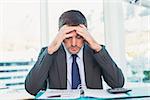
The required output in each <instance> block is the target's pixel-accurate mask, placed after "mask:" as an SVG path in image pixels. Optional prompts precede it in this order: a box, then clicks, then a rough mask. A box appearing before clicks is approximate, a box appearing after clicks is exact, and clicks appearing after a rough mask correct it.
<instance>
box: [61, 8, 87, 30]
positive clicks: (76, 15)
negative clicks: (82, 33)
mask: <svg viewBox="0 0 150 100" xmlns="http://www.w3.org/2000/svg"><path fill="white" fill-rule="evenodd" d="M79 24H83V25H85V26H86V27H87V21H86V18H85V16H84V15H83V14H82V13H81V12H80V11H78V10H69V11H66V12H64V13H63V14H62V15H61V16H60V17H59V29H60V28H61V27H62V26H63V25H69V26H77V25H79Z"/></svg>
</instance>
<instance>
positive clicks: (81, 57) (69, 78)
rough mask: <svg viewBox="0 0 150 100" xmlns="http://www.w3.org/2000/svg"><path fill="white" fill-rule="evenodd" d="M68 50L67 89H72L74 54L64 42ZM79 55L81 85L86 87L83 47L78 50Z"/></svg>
mask: <svg viewBox="0 0 150 100" xmlns="http://www.w3.org/2000/svg"><path fill="white" fill-rule="evenodd" d="M63 46H64V48H65V52H66V58H67V89H71V86H72V82H71V80H72V79H71V78H72V77H71V68H72V60H73V59H72V56H71V55H72V54H70V53H69V52H68V50H67V49H66V47H65V45H64V44H63ZM77 55H78V57H77V64H78V67H79V73H80V78H81V86H82V88H86V84H85V71H84V62H83V47H82V48H81V49H80V51H79V52H78V54H77Z"/></svg>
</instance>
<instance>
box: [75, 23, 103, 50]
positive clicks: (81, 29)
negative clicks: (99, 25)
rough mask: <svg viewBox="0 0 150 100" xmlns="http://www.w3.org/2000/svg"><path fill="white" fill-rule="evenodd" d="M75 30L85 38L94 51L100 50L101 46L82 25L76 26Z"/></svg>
mask: <svg viewBox="0 0 150 100" xmlns="http://www.w3.org/2000/svg"><path fill="white" fill-rule="evenodd" d="M76 32H77V34H79V35H80V36H82V37H83V38H84V39H85V41H86V42H87V43H88V44H89V46H90V47H91V48H92V49H93V50H95V51H96V52H99V51H100V50H101V48H102V47H101V46H100V45H99V44H98V43H97V42H96V41H95V40H94V39H93V37H92V36H91V35H90V34H89V32H88V30H87V28H86V27H85V26H84V25H82V24H80V25H79V26H78V27H76Z"/></svg>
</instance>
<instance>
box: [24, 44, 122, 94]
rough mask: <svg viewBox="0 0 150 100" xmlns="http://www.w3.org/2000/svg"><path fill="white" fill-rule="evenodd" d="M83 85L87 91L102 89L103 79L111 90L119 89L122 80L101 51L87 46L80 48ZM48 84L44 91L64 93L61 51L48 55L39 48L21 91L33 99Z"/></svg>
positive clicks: (65, 76)
mask: <svg viewBox="0 0 150 100" xmlns="http://www.w3.org/2000/svg"><path fill="white" fill-rule="evenodd" d="M83 56H84V57H83V60H84V68H85V82H86V86H87V88H91V89H102V88H103V87H102V79H101V77H102V76H103V78H104V80H105V82H106V83H107V84H108V85H109V86H110V87H112V88H116V87H122V86H123V85H124V77H123V74H122V72H121V70H120V69H119V68H118V67H117V65H116V64H115V62H114V61H113V60H112V58H111V57H110V55H109V54H108V52H107V51H106V49H105V47H104V46H102V49H101V50H100V52H98V53H95V52H94V51H93V50H92V49H91V48H90V47H89V46H88V45H87V44H85V45H84V48H83ZM46 82H48V88H51V89H67V63H66V53H65V50H64V47H63V46H62V45H61V47H60V48H59V49H58V50H57V51H56V52H55V53H53V54H52V55H50V54H48V51H47V47H46V48H42V50H41V52H40V54H39V57H38V60H37V62H36V63H35V65H34V67H33V68H32V69H31V71H30V72H29V74H28V75H27V77H26V80H25V89H26V90H27V91H28V92H29V93H30V94H32V95H36V94H37V93H38V92H39V91H40V90H41V89H43V88H44V86H45V84H47V83H46Z"/></svg>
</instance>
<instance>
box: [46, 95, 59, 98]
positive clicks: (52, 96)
mask: <svg viewBox="0 0 150 100" xmlns="http://www.w3.org/2000/svg"><path fill="white" fill-rule="evenodd" d="M47 97H48V98H56V97H61V95H51V96H47Z"/></svg>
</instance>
